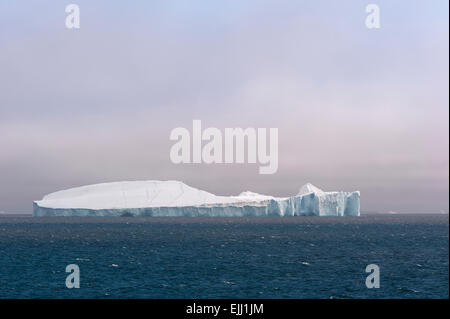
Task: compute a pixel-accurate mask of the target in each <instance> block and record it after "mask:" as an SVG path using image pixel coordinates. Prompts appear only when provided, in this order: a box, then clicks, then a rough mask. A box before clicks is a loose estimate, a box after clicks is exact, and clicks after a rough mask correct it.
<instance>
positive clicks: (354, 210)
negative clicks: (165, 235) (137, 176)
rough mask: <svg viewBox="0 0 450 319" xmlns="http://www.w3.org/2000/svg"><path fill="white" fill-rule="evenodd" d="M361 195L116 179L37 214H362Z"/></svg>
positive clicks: (57, 197)
mask: <svg viewBox="0 0 450 319" xmlns="http://www.w3.org/2000/svg"><path fill="white" fill-rule="evenodd" d="M359 196H360V195H359V191H356V192H324V191H322V190H321V189H319V188H317V187H315V186H314V185H312V184H309V183H308V184H306V185H304V186H303V187H302V188H301V189H300V192H299V193H298V194H297V195H295V196H292V197H273V196H267V195H261V194H257V193H253V192H248V191H247V192H243V193H241V194H240V195H238V196H217V195H214V194H211V193H208V192H205V191H202V190H199V189H196V188H193V187H190V186H188V185H186V184H184V183H182V182H178V181H133V182H114V183H103V184H95V185H88V186H82V187H76V188H71V189H67V190H62V191H58V192H55V193H51V194H49V195H46V196H44V198H43V199H42V200H40V201H35V202H34V203H33V216H223V217H231V216H359V214H360V213H359Z"/></svg>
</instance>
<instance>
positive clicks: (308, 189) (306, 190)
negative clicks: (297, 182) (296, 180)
mask: <svg viewBox="0 0 450 319" xmlns="http://www.w3.org/2000/svg"><path fill="white" fill-rule="evenodd" d="M310 193H315V194H324V193H325V192H324V191H323V190H321V189H320V188H318V187H316V186H314V185H313V184H311V183H306V184H305V185H303V186H302V187H301V188H300V191H299V192H298V195H306V194H310Z"/></svg>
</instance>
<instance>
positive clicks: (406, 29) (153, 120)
mask: <svg viewBox="0 0 450 319" xmlns="http://www.w3.org/2000/svg"><path fill="white" fill-rule="evenodd" d="M68 3H70V2H67V3H65V2H64V1H25V0H2V1H1V2H0V211H5V212H28V213H29V212H31V210H32V201H33V200H38V199H41V198H42V196H43V195H45V194H47V193H50V192H53V191H56V190H60V189H64V188H69V187H74V186H81V185H85V184H92V183H100V182H107V181H120V180H143V179H159V180H168V179H175V180H181V181H183V182H185V183H187V184H189V185H191V186H194V187H197V188H200V189H204V190H207V191H210V192H213V193H215V194H218V195H231V194H238V193H240V192H241V191H244V190H252V191H255V192H259V193H265V194H270V195H283V196H288V195H293V194H296V193H297V192H298V190H299V188H300V187H301V186H302V185H303V184H304V183H306V182H311V183H313V184H315V185H316V186H318V187H320V188H322V189H324V190H347V191H352V190H360V191H361V209H362V210H363V211H379V212H388V211H397V212H439V211H441V210H443V211H445V212H448V208H449V197H448V191H449V189H448V185H449V157H448V154H449V148H448V143H449V131H448V130H449V122H448V116H449V91H448V85H449V83H448V82H449V80H448V77H449V73H448V72H449V65H448V56H449V43H448V36H449V34H448V33H449V32H448V23H449V21H448V1H446V0H442V1H440V0H434V1H410V0H407V1H406V0H405V1H375V3H377V4H378V5H379V6H380V9H381V28H380V29H367V28H366V26H365V18H366V13H365V6H366V5H367V4H368V2H367V1H357V0H355V1H339V2H338V1H300V0H292V1H275V0H273V1H250V0H248V1H243V0H235V1H230V0H227V1H211V0H204V1H163V0H160V1H133V2H132V3H130V2H128V1H111V0H108V1H106V0H105V1H100V0H98V1H75V0H74V1H72V3H76V4H78V5H79V6H80V9H81V28H80V29H78V30H69V29H66V27H65V17H66V13H65V5H67V4H68ZM193 119H200V120H202V124H203V126H204V127H207V126H213V127H217V128H219V129H221V130H222V131H223V129H224V128H225V127H238V126H240V127H244V128H245V127H255V128H257V127H267V128H269V127H277V128H278V129H279V168H278V172H277V173H276V174H273V175H259V174H258V167H259V165H255V164H253V165H247V164H233V165H225V164H211V165H207V164H184V165H183V164H182V165H176V164H173V163H172V162H171V161H170V158H169V151H170V148H171V146H172V145H173V143H174V142H172V141H170V140H169V134H170V131H171V130H172V129H173V128H175V127H186V128H187V129H189V130H192V120H193Z"/></svg>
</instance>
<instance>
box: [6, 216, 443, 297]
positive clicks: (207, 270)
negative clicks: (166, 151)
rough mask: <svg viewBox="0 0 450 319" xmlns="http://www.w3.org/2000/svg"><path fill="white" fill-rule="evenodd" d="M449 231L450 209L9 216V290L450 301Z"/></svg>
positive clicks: (22, 293)
mask: <svg viewBox="0 0 450 319" xmlns="http://www.w3.org/2000/svg"><path fill="white" fill-rule="evenodd" d="M448 235H449V217H448V215H366V216H361V217H338V218H335V217H289V218H280V217H277V218H270V217H255V218H183V217H178V218H152V217H150V218H125V217H122V218H93V217H90V218H89V217H88V218H77V217H73V218H66V217H59V218H58V217H57V218H32V217H0V298H448V297H449V288H448V284H449V278H448V274H449V264H448V262H449V236H448ZM68 264H77V265H78V266H79V268H80V288H79V289H76V288H73V289H68V288H67V287H66V284H65V282H66V277H67V276H68V275H69V273H66V271H65V270H66V266H67V265H68ZM368 264H376V265H378V266H379V268H380V288H378V289H377V288H373V289H368V288H367V287H366V284H365V282H366V276H368V275H369V274H368V273H366V272H365V269H366V266H367V265H368Z"/></svg>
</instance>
